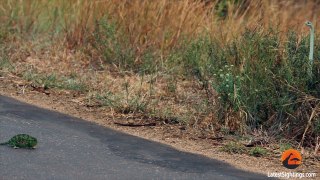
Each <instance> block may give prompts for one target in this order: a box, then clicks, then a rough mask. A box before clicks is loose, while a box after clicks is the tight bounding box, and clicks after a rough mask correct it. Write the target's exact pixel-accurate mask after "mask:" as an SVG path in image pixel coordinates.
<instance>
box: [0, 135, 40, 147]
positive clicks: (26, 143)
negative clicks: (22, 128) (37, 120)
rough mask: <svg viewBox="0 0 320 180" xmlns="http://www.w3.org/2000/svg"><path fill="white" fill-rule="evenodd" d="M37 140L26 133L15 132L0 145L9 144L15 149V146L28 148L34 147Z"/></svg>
mask: <svg viewBox="0 0 320 180" xmlns="http://www.w3.org/2000/svg"><path fill="white" fill-rule="evenodd" d="M37 143H38V141H37V138H35V137H32V136H30V135H28V134H17V135H15V136H13V137H12V138H11V139H10V140H9V141H7V142H4V143H0V145H9V146H11V147H13V148H15V149H17V148H30V149H35V146H36V145H37Z"/></svg>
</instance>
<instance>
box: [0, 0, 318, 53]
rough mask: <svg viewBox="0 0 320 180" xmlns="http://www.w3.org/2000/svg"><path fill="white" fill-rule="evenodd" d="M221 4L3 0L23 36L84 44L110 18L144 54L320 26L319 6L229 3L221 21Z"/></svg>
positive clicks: (0, 5) (199, 0)
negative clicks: (247, 33) (251, 31)
mask: <svg viewBox="0 0 320 180" xmlns="http://www.w3.org/2000/svg"><path fill="white" fill-rule="evenodd" d="M220 1H221V0H220ZM220 1H205V0H176V1H169V0H157V1H149V0H122V1H117V0H69V1H64V0H3V1H1V2H0V22H1V24H2V26H3V25H4V27H7V28H9V29H10V30H12V31H17V32H19V33H30V32H32V33H34V32H54V33H60V34H63V35H65V38H66V39H67V40H68V42H69V43H71V44H81V43H83V41H84V38H85V37H86V36H88V35H90V33H92V31H93V30H94V26H95V22H96V21H97V20H99V19H101V18H102V17H108V19H109V20H110V21H113V22H116V23H117V28H118V29H121V30H122V33H123V32H125V33H126V34H127V35H128V36H129V38H130V39H129V40H130V43H132V44H133V45H135V46H136V47H137V48H138V49H140V51H143V49H145V48H146V47H148V46H155V47H157V48H159V49H161V50H162V51H164V50H166V49H170V48H172V47H173V46H176V45H177V44H178V42H179V39H180V38H192V37H194V36H197V35H198V34H199V33H203V32H206V33H208V34H210V35H211V36H213V37H215V38H217V39H220V40H221V41H222V42H226V41H229V40H231V39H234V37H237V36H238V35H240V34H241V33H242V32H243V31H244V30H245V29H246V28H255V27H257V26H262V27H264V28H266V29H268V28H269V27H278V28H279V29H280V30H281V31H287V30H288V29H294V30H296V31H297V32H298V33H299V32H306V28H305V27H304V25H303V23H304V22H305V21H306V20H311V21H312V22H314V23H315V25H316V26H317V23H318V22H319V18H320V16H319V15H320V12H319V11H316V9H317V8H318V7H319V3H317V1H311V0H310V1H302V0H296V1H292V0H280V1H279V0H264V1H249V0H242V1H240V4H238V5H234V4H231V3H230V2H231V1H228V2H229V5H228V6H229V8H228V16H227V17H226V18H225V19H223V20H221V17H219V15H218V13H217V11H218V10H217V9H216V8H215V7H216V4H217V3H218V2H220Z"/></svg>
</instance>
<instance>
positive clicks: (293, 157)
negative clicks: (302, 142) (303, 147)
mask: <svg viewBox="0 0 320 180" xmlns="http://www.w3.org/2000/svg"><path fill="white" fill-rule="evenodd" d="M281 161H282V164H283V166H284V167H286V168H288V169H295V168H297V167H298V166H299V165H300V164H301V161H302V157H301V155H300V153H299V151H297V150H294V149H288V150H286V151H284V152H283V153H282V156H281Z"/></svg>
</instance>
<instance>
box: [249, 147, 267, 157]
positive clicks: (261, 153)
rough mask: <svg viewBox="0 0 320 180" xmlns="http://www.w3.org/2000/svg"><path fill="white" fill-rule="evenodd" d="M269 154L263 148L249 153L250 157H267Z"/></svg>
mask: <svg viewBox="0 0 320 180" xmlns="http://www.w3.org/2000/svg"><path fill="white" fill-rule="evenodd" d="M267 153H268V151H267V150H266V149H264V148H261V147H254V148H252V149H251V150H250V151H249V155H250V156H255V157H261V156H265V155H266V154H267Z"/></svg>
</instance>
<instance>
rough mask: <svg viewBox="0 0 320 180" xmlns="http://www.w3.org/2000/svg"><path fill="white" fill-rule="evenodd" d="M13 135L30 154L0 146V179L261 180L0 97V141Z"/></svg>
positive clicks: (213, 162) (69, 117) (251, 175)
mask: <svg viewBox="0 0 320 180" xmlns="http://www.w3.org/2000/svg"><path fill="white" fill-rule="evenodd" d="M19 133H28V134H30V135H32V136H35V137H37V138H38V147H37V149H35V150H25V149H12V148H10V147H7V146H0V179H1V180H2V179H4V180H13V179H26V180H29V179H30V180H42V179H57V180H58V179H66V180H72V179H76V180H82V179H84V180H95V179H132V180H133V179H139V180H140V179H266V176H264V175H258V174H253V173H249V172H244V171H240V170H237V169H235V168H233V167H231V166H229V165H227V164H224V163H223V162H219V161H216V160H211V159H208V158H205V157H203V156H199V155H194V154H190V153H185V152H179V151H177V150H174V149H172V148H170V147H169V146H166V145H162V144H159V143H155V142H151V141H147V140H143V139H140V138H137V137H133V136H130V135H127V134H124V133H121V132H117V131H114V130H111V129H108V128H104V127H101V126H98V125H96V124H93V123H89V122H86V121H83V120H81V119H78V118H74V117H71V116H68V115H64V114H60V113H56V112H53V111H49V110H45V109H41V108H37V107H34V106H31V105H28V104H25V103H21V102H19V101H16V100H14V99H11V98H8V97H4V96H0V141H1V142H2V141H6V140H8V139H9V138H10V137H12V136H13V135H15V134H19Z"/></svg>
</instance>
